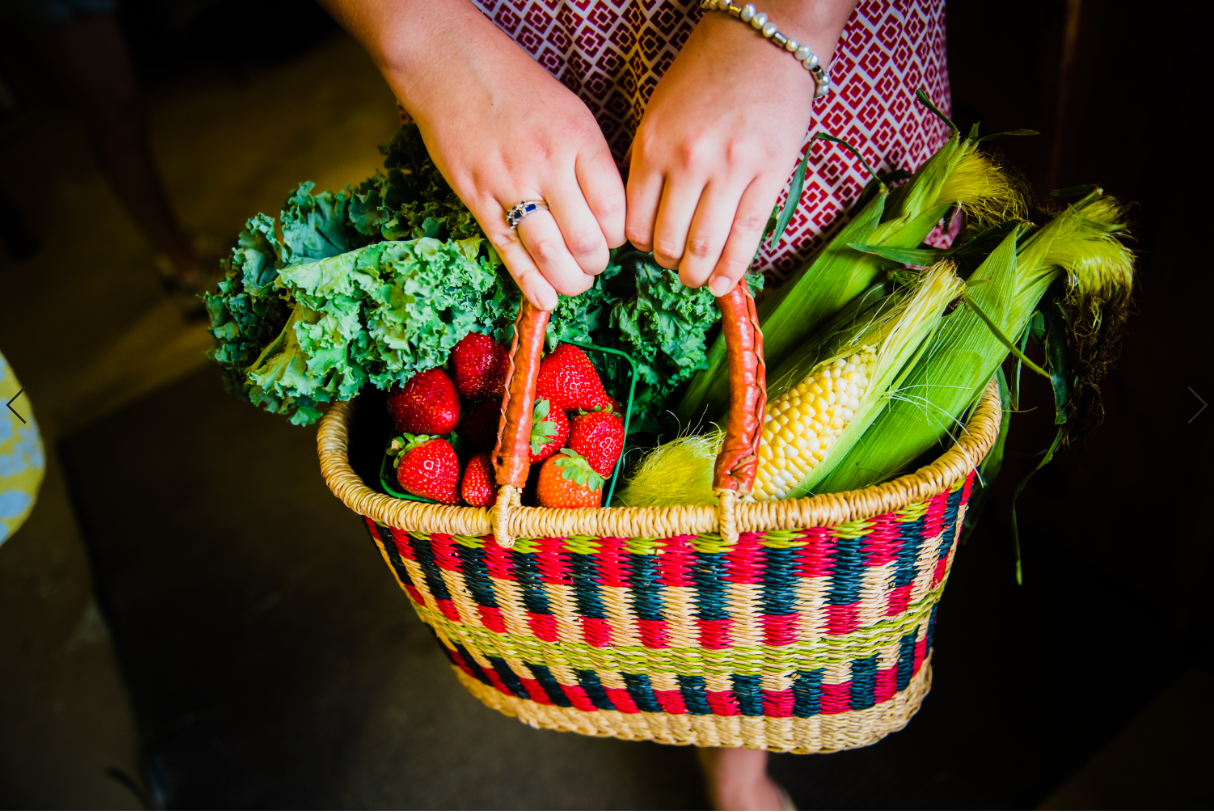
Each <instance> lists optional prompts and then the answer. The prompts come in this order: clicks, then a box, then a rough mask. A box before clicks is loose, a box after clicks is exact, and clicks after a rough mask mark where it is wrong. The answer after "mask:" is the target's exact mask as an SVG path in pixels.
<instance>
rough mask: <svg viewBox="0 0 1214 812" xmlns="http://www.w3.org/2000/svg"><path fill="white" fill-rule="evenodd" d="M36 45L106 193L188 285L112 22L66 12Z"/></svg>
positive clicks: (187, 266) (182, 246)
mask: <svg viewBox="0 0 1214 812" xmlns="http://www.w3.org/2000/svg"><path fill="white" fill-rule="evenodd" d="M31 2H32V0H31ZM90 5H91V6H95V5H98V4H90ZM101 5H105V4H101ZM37 48H38V50H39V51H40V53H41V54H42V56H43V58H44V61H45V64H46V67H47V69H48V70H49V71H51V72H52V73H53V74H54V76H55V78H56V79H58V81H59V82H60V84H61V85H62V86H63V88H64V90H66V91H67V92H68V93H70V94H71V96H72V98H73V101H74V102H75V104H76V106H77V108H78V109H79V110H80V112H81V114H82V115H83V117H84V124H85V128H86V129H87V131H88V135H89V140H90V142H91V143H92V146H93V152H94V154H95V155H96V157H97V163H98V164H99V166H100V168H101V171H102V172H103V173H104V174H105V176H106V179H107V180H109V182H110V186H111V188H112V189H113V190H114V194H115V195H117V197H118V199H119V200H120V201H121V202H122V205H123V206H125V207H126V210H127V211H128V212H129V213H130V215H131V217H132V218H134V220H135V223H136V225H137V226H138V227H139V229H140V230H141V231H143V233H144V235H145V236H146V237H147V238H148V241H149V242H151V243H152V245H153V246H154V247H155V248H156V249H157V250H158V251H160V252H161V253H162V254H164V255H165V256H166V257H167V258H168V261H169V264H170V266H171V272H172V275H173V277H174V278H175V279H176V281H177V282H178V283H180V285H181V286H182V287H186V288H192V287H196V286H197V285H198V284H199V283H200V282H201V280H202V273H201V269H200V266H199V263H198V259H197V258H196V257H195V255H194V250H193V248H192V246H191V244H190V238H189V236H188V235H187V234H186V232H185V229H183V228H182V227H181V223H180V222H178V220H177V215H176V214H175V213H174V211H173V204H172V202H171V201H170V200H169V196H168V193H167V192H166V191H165V188H164V182H163V181H162V180H161V179H160V171H159V170H158V169H157V167H156V161H155V158H154V157H153V155H152V145H151V141H150V139H149V134H148V115H147V108H146V107H145V105H144V103H143V99H142V97H141V96H140V94H139V88H138V86H137V85H136V83H135V75H134V71H133V70H132V67H131V61H130V57H129V56H128V54H127V49H126V44H125V43H124V42H123V39H122V32H121V31H120V30H119V28H118V24H117V22H115V20H114V18H113V16H111V15H108V14H107V15H96V14H90V15H89V16H83V15H78V14H77V15H73V16H72V18H71V19H70V20H68V21H67V22H65V23H63V24H61V25H57V26H55V27H53V28H51V29H50V30H48V31H47V32H46V33H44V34H42V35H41V37H40V39H39V41H38V44H37Z"/></svg>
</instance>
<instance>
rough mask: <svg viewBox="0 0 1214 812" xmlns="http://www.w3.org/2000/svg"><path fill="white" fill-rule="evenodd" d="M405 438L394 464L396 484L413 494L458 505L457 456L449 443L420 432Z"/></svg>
mask: <svg viewBox="0 0 1214 812" xmlns="http://www.w3.org/2000/svg"><path fill="white" fill-rule="evenodd" d="M405 440H406V445H405V447H404V448H403V449H402V450H401V452H400V456H399V457H397V463H396V481H397V482H399V483H400V486H401V487H402V488H404V489H405V490H406V491H408V492H409V493H411V494H413V495H414V496H421V497H425V498H426V499H434V500H435V501H438V502H445V503H446V504H448V505H456V504H459V491H458V488H459V458H458V457H457V456H455V449H454V448H452V447H451V443H449V442H447V441H446V440H441V439H439V438H437V437H428V436H426V435H424V434H422V435H406V437H405Z"/></svg>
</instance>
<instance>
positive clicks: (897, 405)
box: [819, 194, 1133, 492]
mask: <svg viewBox="0 0 1214 812" xmlns="http://www.w3.org/2000/svg"><path fill="white" fill-rule="evenodd" d="M1121 218H1122V213H1121V210H1120V208H1119V207H1118V206H1117V204H1116V201H1114V200H1112V199H1111V198H1107V197H1103V196H1101V195H1099V194H1094V195H1092V196H1089V197H1088V198H1086V199H1084V200H1083V201H1081V202H1080V203H1078V204H1076V205H1074V206H1071V207H1069V208H1068V209H1067V210H1065V211H1064V212H1062V213H1061V214H1059V215H1058V216H1057V217H1055V218H1054V219H1053V220H1051V221H1050V222H1049V223H1047V224H1046V225H1045V226H1043V227H1042V228H1040V229H1039V230H1037V231H1036V232H1035V233H1033V234H1032V235H1031V236H1030V237H1028V238H1027V239H1022V240H1021V242H1022V244H1020V245H1019V246H1017V241H1018V239H1020V238H1021V237H1022V233H1023V232H1021V231H1019V230H1018V231H1017V232H1015V233H1013V234H1011V235H1009V236H1008V237H1007V238H1006V239H1005V240H1004V242H1003V243H1002V244H1001V245H1000V246H999V248H997V249H996V250H995V251H994V252H993V253H992V254H991V255H990V256H989V257H988V258H987V259H986V261H985V262H983V263H982V265H981V266H979V268H978V269H977V270H976V271H975V272H974V273H973V275H972V276H971V277H970V279H969V282H968V285H969V294H968V298H969V299H970V300H971V301H972V302H973V303H974V304H976V305H977V306H978V308H980V309H981V311H982V313H983V314H985V315H986V316H987V317H988V318H990V319H991V321H992V322H993V323H994V324H995V325H996V326H997V327H998V329H999V330H1000V331H1001V332H1002V333H1003V334H1004V336H1005V337H1009V336H1010V337H1012V338H1013V339H1014V338H1015V337H1017V336H1020V335H1021V334H1022V333H1023V332H1024V330H1025V328H1026V327H1027V325H1028V322H1029V319H1030V318H1031V317H1032V315H1033V311H1034V310H1035V309H1036V307H1037V303H1038V301H1039V300H1040V299H1041V297H1042V296H1044V295H1045V293H1046V291H1047V290H1048V289H1049V287H1050V285H1051V284H1053V283H1054V281H1055V280H1057V279H1058V278H1059V277H1061V276H1062V275H1063V274H1066V275H1067V277H1068V287H1069V294H1068V302H1070V303H1072V304H1075V305H1078V307H1079V310H1080V312H1081V313H1086V314H1088V318H1089V319H1099V318H1100V314H1101V310H1102V308H1104V309H1106V310H1107V309H1110V308H1111V309H1119V308H1124V306H1125V303H1126V300H1127V298H1128V296H1129V292H1130V288H1131V286H1132V270H1133V255H1132V253H1131V252H1130V251H1129V250H1128V249H1127V248H1126V247H1125V246H1123V245H1122V244H1121V243H1120V242H1119V241H1118V240H1117V239H1116V237H1115V236H1114V235H1115V233H1116V232H1117V231H1119V230H1120V229H1121V228H1122V226H1121V225H1120V221H1121ZM1091 326H1092V325H1091V324H1088V325H1086V326H1085V325H1077V327H1076V331H1077V332H1080V331H1082V330H1084V329H1091ZM1007 355H1008V348H1007V346H1006V345H1005V344H1004V343H1003V341H1002V340H1001V339H1000V338H999V337H997V336H996V335H995V334H994V333H993V332H992V330H991V329H990V327H988V326H987V324H986V323H985V320H984V319H982V318H981V317H980V316H979V314H978V312H976V310H975V309H973V308H970V307H960V308H958V309H957V310H955V311H954V312H953V313H951V314H949V315H948V316H947V317H946V318H945V320H944V323H943V324H942V325H941V329H940V333H939V335H938V337H937V338H936V339H935V340H933V342H932V346H931V348H930V350H929V351H928V352H926V353H924V355H923V357H922V358H920V359H919V360H918V362H917V363H916V364H915V366H914V368H913V369H911V370H910V372H909V374H908V375H907V376H906V378H905V380H904V381H903V382H902V384H901V386H900V387H899V389H898V391H897V392H895V393H894V403H892V404H891V405H890V407H889V408H888V409H886V410H885V411H884V412H883V413H882V414H881V416H880V417H879V419H878V420H877V421H875V422H874V423H873V425H872V428H871V429H870V430H869V432H868V433H867V434H866V435H865V437H864V442H863V443H861V444H858V445H856V446H855V447H854V448H852V449H851V450H850V452H849V453H848V454H847V455H846V457H845V458H843V459H842V460H841V461H840V462H839V464H838V465H837V466H836V467H835V469H834V471H833V473H832V474H831V475H830V476H829V477H827V478H826V479H825V480H823V481H822V482H821V483H820V487H819V490H821V491H823V492H838V491H844V490H852V489H855V488H862V487H865V486H866V485H869V484H872V483H873V482H879V481H881V480H883V479H886V478H888V477H889V476H892V475H895V474H897V473H901V472H905V471H906V470H907V468H908V467H909V466H910V465H912V464H913V463H914V462H915V460H916V459H917V458H919V457H920V456H921V455H923V454H924V453H926V452H928V451H929V450H931V449H932V448H933V447H935V446H936V445H937V444H939V443H941V442H944V441H946V440H947V439H948V438H949V437H950V436H952V435H954V434H955V433H956V428H957V427H958V426H959V425H960V421H961V418H962V417H963V415H964V414H965V412H966V411H967V410H968V409H969V407H970V406H971V405H972V404H973V403H974V402H975V401H976V400H977V398H978V397H979V396H980V395H981V392H982V390H983V389H984V388H985V387H986V384H987V383H988V382H989V381H990V379H991V378H992V377H993V376H994V374H995V370H996V369H998V367H999V366H1000V365H1001V364H1002V363H1003V361H1004V359H1005V358H1006V357H1007Z"/></svg>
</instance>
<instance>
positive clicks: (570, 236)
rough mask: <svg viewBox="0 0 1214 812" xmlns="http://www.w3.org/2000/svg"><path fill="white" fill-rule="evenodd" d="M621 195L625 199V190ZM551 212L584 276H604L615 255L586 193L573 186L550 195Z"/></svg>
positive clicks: (566, 245)
mask: <svg viewBox="0 0 1214 812" xmlns="http://www.w3.org/2000/svg"><path fill="white" fill-rule="evenodd" d="M620 193H621V196H622V195H623V189H622V188H621V190H620ZM548 209H549V212H550V214H551V215H552V217H553V219H554V220H555V221H556V225H557V228H558V229H559V230H560V234H561V238H562V239H563V240H564V242H565V248H566V249H567V250H568V252H569V254H570V255H571V256H572V257H573V260H574V262H576V263H577V264H578V267H579V268H580V269H581V270H582V273H587V274H597V273H602V272H603V269H604V268H606V267H607V261H608V259H610V258H611V251H610V249H609V248H608V247H607V238H606V237H604V236H603V230H602V228H601V227H600V226H599V221H598V219H597V218H595V216H594V212H592V211H591V210H590V206H589V205H588V204H587V201H586V198H585V197H583V196H582V190H581V189H580V188H578V187H577V186H575V185H573V184H569V185H567V186H565V187H563V188H562V189H560V190H558V191H554V192H550V193H549V195H548ZM539 214H540V212H536V214H535V215H532V216H533V217H534V216H538V215H539ZM621 216H623V212H621ZM520 225H522V224H521V223H520ZM622 228H623V226H622V225H621V229H622ZM528 232H530V230H529V229H528Z"/></svg>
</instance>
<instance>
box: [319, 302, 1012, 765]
mask: <svg viewBox="0 0 1214 812" xmlns="http://www.w3.org/2000/svg"><path fill="white" fill-rule="evenodd" d="M742 287H744V286H742ZM721 309H722V312H723V315H724V325H723V329H724V331H725V335H726V338H727V344H728V346H729V361H730V377H731V412H730V419H729V423H728V425H727V427H726V442H725V450H724V451H723V452H722V459H721V460H719V461H718V466H717V479H716V485H717V487H718V491H717V494H718V498H719V503H720V504H719V505H717V506H714V507H672V508H599V509H593V510H559V509H548V508H530V507H520V506H519V504H518V491H519V490H520V489H521V487H522V484H523V483H524V482H525V480H526V457H525V445H524V446H521V447H520V446H518V443H517V441H518V440H519V438H525V437H528V436H529V435H530V425H529V416H530V414H531V407H532V401H533V400H534V396H535V376H536V375H537V374H538V365H539V358H540V354H541V349H542V342H543V327H544V324H545V323H546V316H547V314H541V313H538V311H533V310H531V309H530V308H529V307H528V306H527V305H524V307H523V310H522V312H521V313H520V317H519V322H518V325H517V327H516V330H515V341H514V347H513V348H512V351H511V358H512V363H511V369H510V377H509V381H510V384H509V392H508V393H507V396H506V398H505V403H504V405H503V420H502V426H501V431H500V434H501V439H500V440H499V446H498V451H497V452H495V464H496V465H497V471H498V481H499V483H500V485H501V487H500V488H499V499H498V503H497V504H496V505H495V506H494V507H493V508H461V507H449V506H442V505H429V504H420V503H416V502H407V501H403V500H399V499H394V498H391V497H389V496H386V495H384V494H381V493H378V492H376V491H374V490H372V489H371V488H369V487H367V485H366V484H364V482H363V481H362V479H360V478H359V477H358V475H357V474H355V473H354V470H353V469H352V468H351V466H350V463H349V459H348V449H347V445H348V428H349V422H350V418H351V413H352V412H351V406H350V404H347V403H339V404H336V405H335V406H334V407H333V408H332V409H331V410H330V411H329V412H328V413H327V414H326V415H325V418H324V420H323V421H322V423H321V427H320V434H319V450H320V462H321V470H322V472H323V474H324V477H325V480H326V482H327V483H328V485H329V487H330V489H331V490H332V491H333V493H334V494H335V495H336V496H337V497H338V498H339V499H341V500H342V502H344V503H345V504H346V505H347V506H349V507H350V508H351V509H352V510H354V511H355V512H357V513H359V514H361V515H362V516H363V517H365V520H366V523H367V526H368V527H369V528H370V531H371V535H372V536H373V537H374V539H375V541H376V543H377V545H378V546H379V548H380V551H381V552H382V554H383V556H384V560H385V561H386V562H387V563H388V565H389V567H390V568H391V569H392V572H393V573H394V574H395V576H396V579H397V581H398V582H399V583H400V585H401V587H402V588H403V589H404V590H405V592H406V593H407V594H408V595H409V599H410V600H411V601H412V602H413V606H414V608H415V609H416V610H417V613H418V615H419V616H420V617H421V619H422V620H423V621H424V622H425V623H427V624H428V625H429V626H430V627H431V628H432V629H433V630H434V632H435V634H436V635H437V637H438V640H439V642H440V643H441V644H442V647H443V650H444V652H445V653H446V655H447V657H448V658H449V659H450V661H451V663H452V666H453V669H454V671H455V674H456V676H457V677H458V678H459V679H460V681H461V682H463V684H464V685H465V686H466V687H467V688H468V690H469V691H471V693H472V694H473V695H474V696H476V697H477V698H478V699H480V700H481V701H482V702H484V703H485V704H486V705H488V706H490V707H492V708H496V709H497V710H499V711H501V712H503V713H506V714H509V715H513V716H517V717H519V719H521V720H522V721H524V722H527V723H528V724H531V725H533V726H535V727H544V728H552V729H556V730H568V731H575V732H578V733H584V734H588V735H595V736H614V737H617V738H621V739H634V740H646V739H647V740H653V741H657V742H663V743H667V744H694V745H699V746H716V747H749V748H756V749H767V750H772V751H779V752H793V753H818V752H832V751H838V750H845V749H849V748H854V747H863V746H865V745H868V744H872V743H873V742H876V741H878V740H879V739H881V738H882V737H884V736H885V735H887V734H889V733H891V732H893V731H895V730H899V729H901V728H902V727H903V726H905V725H906V723H907V722H908V721H909V720H910V717H911V716H913V715H914V713H915V712H916V711H917V710H918V709H919V706H920V704H921V703H922V701H923V697H924V696H925V695H926V694H927V691H928V689H929V687H930V685H931V667H930V652H931V643H932V630H933V628H934V625H935V620H936V604H937V601H938V600H939V598H940V594H941V592H942V591H943V589H944V585H945V583H946V581H947V580H948V573H949V568H950V566H951V565H952V561H953V555H954V553H955V550H956V538H957V534H958V530H959V528H960V526H961V521H962V517H963V515H964V511H965V506H966V503H967V501H968V499H969V495H970V489H971V485H972V483H973V478H974V469H975V467H976V466H977V464H978V463H979V462H980V461H981V459H982V458H983V456H984V455H985V454H986V452H987V450H988V449H989V448H990V446H991V445H992V443H993V442H994V440H995V437H996V435H997V434H998V430H999V418H1000V404H999V396H998V393H997V391H996V390H995V388H994V386H993V385H992V386H990V387H988V388H987V390H986V392H985V393H984V395H983V397H982V399H981V401H980V403H979V405H978V407H977V409H976V410H975V412H974V414H973V416H972V418H971V420H970V422H969V426H968V427H967V430H966V431H965V432H963V433H962V436H961V437H960V439H959V440H958V442H957V443H956V444H955V445H954V446H953V447H952V448H951V449H949V450H948V451H947V452H946V453H945V454H944V455H943V456H941V457H940V458H939V459H938V460H936V461H935V462H934V463H932V464H931V465H929V466H927V467H925V468H922V469H920V470H919V471H916V472H915V473H914V474H911V475H909V476H904V477H902V478H900V479H897V480H894V481H892V482H889V483H887V484H884V485H880V486H874V487H871V488H866V489H864V490H861V491H852V492H848V493H840V494H828V495H821V496H814V497H810V498H806V499H797V500H787V501H782V502H755V503H745V502H742V501H741V500H739V499H738V498H737V496H738V492H739V491H740V492H741V493H743V494H744V493H746V492H747V491H748V490H749V485H750V483H752V482H753V478H754V460H755V455H754V450H755V449H756V448H757V443H758V428H757V427H758V426H760V425H761V420H760V419H758V417H756V416H761V415H762V412H763V405H764V400H763V398H764V395H763V391H764V374H763V364H762V338H761V335H760V334H759V332H758V326H757V319H756V318H755V315H754V306H753V302H752V301H751V300H750V298H749V296H747V295H746V294H745V293H744V292H740V289H735V291H734V292H733V293H732V294H729V295H727V296H726V297H722V300H721ZM731 443H732V445H731ZM512 449H517V450H518V453H512ZM730 453H732V454H733V455H734V456H733V458H732V459H729V458H727V457H728V455H729V454H730ZM520 456H522V464H521V465H520V463H519V457H520ZM520 474H521V478H520ZM731 477H732V480H731ZM731 485H733V487H730V486H731Z"/></svg>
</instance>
